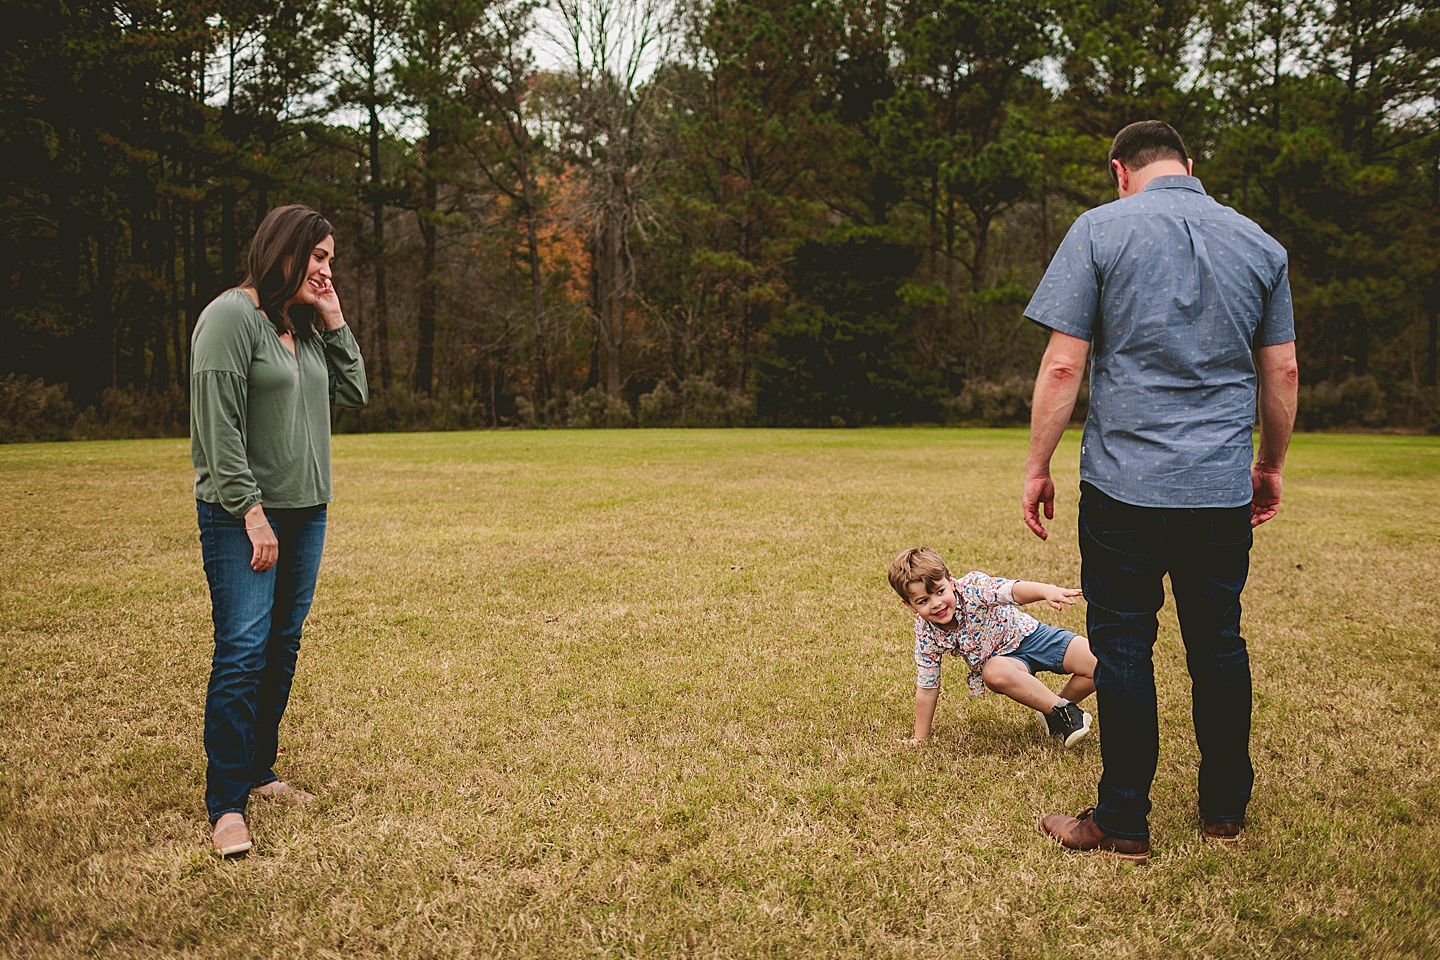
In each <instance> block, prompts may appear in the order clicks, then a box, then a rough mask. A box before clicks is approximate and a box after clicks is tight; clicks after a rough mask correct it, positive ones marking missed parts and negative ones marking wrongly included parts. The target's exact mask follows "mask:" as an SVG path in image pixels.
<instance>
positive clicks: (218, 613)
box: [196, 500, 325, 823]
mask: <svg viewBox="0 0 1440 960" xmlns="http://www.w3.org/2000/svg"><path fill="white" fill-rule="evenodd" d="M196 511H197V514H198V518H199V523H200V553H201V556H202V557H203V558H204V561H205V578H206V580H208V581H209V583H210V608H211V618H212V619H213V620H214V622H215V656H214V659H213V660H212V661H211V665H210V687H209V690H208V691H207V693H206V695H205V756H206V758H207V760H208V765H207V767H206V770H205V806H206V807H207V808H208V809H209V812H210V822H211V823H214V822H215V821H216V820H219V819H220V816H221V815H222V814H226V813H244V812H245V803H246V801H247V800H249V798H250V790H251V788H253V787H262V786H264V785H265V784H267V783H270V782H272V781H274V780H275V779H277V778H276V776H275V772H274V771H273V770H272V769H271V767H272V766H273V765H274V763H275V753H276V751H277V750H278V748H279V743H280V741H279V729H280V718H281V717H282V716H284V715H285V705H286V703H288V702H289V700H290V684H291V681H293V680H294V678H295V659H296V656H297V655H298V654H299V652H300V628H301V626H302V625H304V623H305V615H306V614H307V613H309V612H310V603H311V601H312V600H314V598H315V578H316V576H317V575H318V574H319V572H320V555H321V553H322V552H323V551H324V548H325V505H324V504H321V505H319V506H317V507H305V508H302V509H297V510H267V511H265V515H266V517H267V518H268V519H269V521H270V527H271V529H273V530H274V531H275V536H276V538H277V539H279V541H280V559H279V560H278V561H277V562H276V564H275V566H273V567H271V568H270V569H269V570H266V571H265V572H264V573H256V572H255V571H254V570H252V569H250V558H251V556H252V555H253V554H254V550H253V548H252V547H251V545H250V537H249V536H248V535H247V534H246V533H245V521H244V520H243V519H239V518H236V517H232V516H231V515H230V514H229V513H228V512H227V511H226V510H225V509H224V508H223V507H221V506H220V505H219V504H215V503H206V502H205V501H203V500H197V501H196Z"/></svg>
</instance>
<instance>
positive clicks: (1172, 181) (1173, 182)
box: [1140, 174, 1208, 196]
mask: <svg viewBox="0 0 1440 960" xmlns="http://www.w3.org/2000/svg"><path fill="white" fill-rule="evenodd" d="M1149 190H1192V191H1194V192H1195V193H1205V188H1204V186H1202V185H1201V183H1200V178H1199V177H1186V176H1182V175H1180V174H1171V175H1170V176H1168V177H1156V178H1155V179H1154V180H1151V181H1150V182H1149V183H1147V184H1145V189H1144V190H1141V191H1140V192H1141V193H1145V192H1146V191H1149ZM1207 196H1208V194H1207Z"/></svg>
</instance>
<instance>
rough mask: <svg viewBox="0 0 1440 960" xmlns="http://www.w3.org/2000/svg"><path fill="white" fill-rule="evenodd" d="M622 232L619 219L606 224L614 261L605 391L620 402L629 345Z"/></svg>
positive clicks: (609, 300)
mask: <svg viewBox="0 0 1440 960" xmlns="http://www.w3.org/2000/svg"><path fill="white" fill-rule="evenodd" d="M621 229H622V227H621V224H620V223H619V222H618V218H616V217H612V218H611V220H610V222H609V223H608V224H607V225H606V232H607V233H608V234H609V241H608V243H607V247H608V248H609V249H607V250H606V251H605V252H606V255H607V256H608V258H609V261H610V263H609V267H608V270H607V272H608V273H609V274H610V277H609V281H610V282H609V284H608V286H609V290H607V291H606V299H607V301H608V303H609V309H608V310H607V311H606V312H607V313H608V314H609V320H610V329H609V333H608V335H607V336H606V337H605V392H606V393H608V394H610V396H611V397H614V398H615V399H616V400H619V399H620V387H621V384H622V380H621V376H620V354H621V350H622V348H623V347H624V345H625V289H624V288H625V283H624V279H623V277H624V270H625V263H624V250H623V239H622V237H621V235H620V233H621Z"/></svg>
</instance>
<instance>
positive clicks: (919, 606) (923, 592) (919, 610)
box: [905, 578, 955, 624]
mask: <svg viewBox="0 0 1440 960" xmlns="http://www.w3.org/2000/svg"><path fill="white" fill-rule="evenodd" d="M905 595H906V596H908V597H909V598H910V602H909V603H907V604H905V606H907V607H909V608H910V610H911V611H912V612H914V613H916V614H919V616H920V619H921V620H924V621H925V622H927V623H939V624H946V623H953V622H954V620H955V588H954V587H953V586H952V585H951V584H950V580H949V578H946V579H944V580H941V581H940V582H939V583H937V584H935V587H934V590H933V592H932V590H931V588H930V587H929V586H927V585H926V583H925V581H924V580H914V581H911V582H910V583H907V584H905Z"/></svg>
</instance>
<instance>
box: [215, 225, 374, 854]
mask: <svg viewBox="0 0 1440 960" xmlns="http://www.w3.org/2000/svg"><path fill="white" fill-rule="evenodd" d="M334 232H335V231H334V229H333V228H332V227H331V226H330V224H329V223H328V222H327V221H326V220H325V218H324V217H322V216H320V214H318V213H316V212H315V211H314V210H311V209H310V208H309V207H304V206H300V205H298V204H297V205H293V206H287V207H280V208H279V209H276V210H273V211H271V213H270V215H269V216H267V217H266V218H265V220H264V222H263V223H261V224H260V229H259V230H258V231H256V233H255V239H254V241H253V242H252V243H251V245H250V257H249V261H248V263H247V268H248V271H249V273H248V275H247V276H246V278H245V280H244V282H243V283H241V285H240V286H238V287H236V288H234V289H232V290H227V291H225V292H224V293H222V294H220V296H218V297H216V298H215V300H214V301H213V302H211V304H210V305H209V306H207V307H206V308H205V310H204V311H203V312H202V313H201V314H200V319H199V321H198V322H197V323H196V324H195V333H194V336H193V337H192V338H191V358H192V359H191V374H190V459H191V461H192V462H193V463H194V465H195V500H196V510H197V512H198V516H199V522H200V548H201V554H202V556H203V557H204V560H205V577H206V579H207V580H208V581H209V584H210V604H211V616H212V619H213V620H214V622H215V657H214V660H213V661H212V664H211V669H210V687H209V691H208V692H207V694H206V697H205V754H206V757H207V759H208V761H209V763H208V766H207V768H206V772H205V804H206V806H207V807H208V808H209V811H210V823H211V824H212V825H213V826H214V833H213V836H212V845H213V846H214V848H215V852H216V853H218V854H219V855H220V856H222V857H225V856H231V855H233V854H241V853H244V852H246V851H247V850H249V849H250V845H251V842H250V830H249V828H248V827H247V826H246V824H245V805H246V803H247V802H248V800H249V799H250V798H251V797H257V796H258V797H275V798H280V799H286V800H291V801H302V802H303V801H306V800H311V799H314V798H313V797H312V796H311V795H310V794H308V793H305V792H304V791H302V790H298V789H296V788H295V787H292V786H291V785H290V784H288V783H285V782H284V781H282V780H280V779H279V778H278V777H276V775H275V772H274V771H273V770H272V769H271V767H272V766H273V765H274V763H275V755H276V749H277V745H278V730H279V726H280V718H281V717H282V716H283V715H284V713H285V704H286V702H287V701H288V700H289V697H290V683H291V680H293V679H294V676H295V657H296V654H297V653H298V652H299V650H300V627H301V625H302V624H303V623H304V622H305V614H306V613H308V612H309V610H310V602H311V600H312V599H313V598H314V596H315V577H316V574H317V573H318V572H319V570H320V554H321V551H322V549H323V548H324V545H325V506H326V504H328V503H329V502H330V500H331V499H332V497H331V493H330V404H332V403H334V404H339V405H340V406H345V407H361V406H364V405H365V402H366V401H367V399H368V398H369V391H368V389H367V388H366V384H365V364H364V362H363V361H362V360H361V358H360V348H359V346H358V345H357V344H356V342H355V337H354V336H353V335H352V334H351V333H350V328H349V327H347V326H346V325H345V315H344V313H343V312H341V309H340V299H339V297H337V296H336V294H335V288H334V287H333V286H331V284H330V267H331V264H332V263H333V260H334V256H335V237H334Z"/></svg>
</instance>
